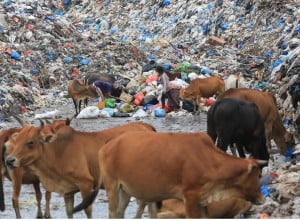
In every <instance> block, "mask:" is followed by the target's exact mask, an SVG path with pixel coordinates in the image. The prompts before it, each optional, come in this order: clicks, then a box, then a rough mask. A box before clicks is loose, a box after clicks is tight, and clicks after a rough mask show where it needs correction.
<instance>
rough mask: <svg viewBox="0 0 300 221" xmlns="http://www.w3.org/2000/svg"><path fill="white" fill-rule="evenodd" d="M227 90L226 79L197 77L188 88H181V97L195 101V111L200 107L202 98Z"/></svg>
mask: <svg viewBox="0 0 300 221" xmlns="http://www.w3.org/2000/svg"><path fill="white" fill-rule="evenodd" d="M224 90H225V83H224V80H223V79H221V78H219V77H216V76H212V77H207V78H203V79H200V78H197V79H194V80H192V81H191V83H190V85H189V86H188V87H187V88H182V89H181V90H180V95H179V96H180V98H181V99H183V100H192V101H193V103H194V112H195V111H196V109H197V107H198V108H199V106H200V103H201V98H202V97H203V98H209V97H212V96H214V95H219V94H221V93H223V92H224Z"/></svg>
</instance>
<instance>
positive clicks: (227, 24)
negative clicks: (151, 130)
mask: <svg viewBox="0 0 300 221" xmlns="http://www.w3.org/2000/svg"><path fill="white" fill-rule="evenodd" d="M299 18H300V7H299V1H298V0H257V1H251V0H243V1H241V0H233V1H229V0H215V1H208V0H204V1H196V0H190V1H185V0H177V1H173V0H170V1H169V0H161V1H155V0H151V1H146V0H141V1H137V0H123V1H108V0H103V1H97V0H63V1H61V0H17V1H16V0H4V1H1V2H0V64H1V65H0V84H1V88H0V95H1V96H0V110H1V111H0V123H1V122H5V121H6V120H7V119H8V117H9V116H11V115H12V114H20V113H21V114H24V115H27V116H33V115H34V114H35V111H36V110H38V109H41V108H43V107H51V106H53V107H55V106H59V105H64V104H66V103H71V100H70V98H68V97H67V85H68V83H69V81H70V80H71V79H74V78H82V77H83V76H85V75H86V74H88V73H103V74H113V75H114V76H116V77H117V76H118V77H121V78H124V79H127V84H126V85H124V87H125V88H126V93H125V94H123V95H122V98H123V99H122V101H124V100H126V99H129V100H130V101H132V102H131V103H130V102H121V103H116V104H115V106H114V107H116V108H117V109H118V110H121V111H120V112H121V113H118V114H115V113H114V112H111V110H109V109H108V111H107V113H109V114H108V115H107V113H103V112H102V111H100V110H98V109H95V108H94V107H92V108H90V109H91V110H90V111H88V114H94V115H93V116H103V117H111V116H114V114H115V116H122V117H123V116H135V117H142V116H146V115H147V113H149V111H150V112H151V113H152V114H155V116H158V117H164V116H166V113H163V112H160V110H156V113H154V110H155V107H159V102H158V100H159V97H158V96H159V92H160V91H159V90H160V89H161V88H159V85H158V84H157V81H156V80H157V78H156V73H155V71H154V70H153V67H154V66H153V65H152V64H153V63H156V64H161V65H163V66H164V68H165V69H166V70H168V71H173V72H176V73H179V75H180V79H178V78H177V79H176V80H174V82H175V83H176V85H177V86H178V85H179V86H178V87H179V88H180V87H186V86H187V85H188V83H189V80H190V78H191V76H193V77H194V78H195V77H206V76H211V75H217V76H220V77H222V78H224V79H226V78H227V77H228V76H229V75H230V74H237V73H239V74H242V76H244V77H245V79H246V80H247V81H248V85H250V87H251V88H253V89H257V90H262V91H266V90H269V91H272V92H273V93H274V94H275V95H276V98H277V102H278V106H279V109H280V111H281V113H282V115H283V119H284V120H285V126H286V127H288V128H289V129H290V130H293V122H294V121H295V118H296V117H297V116H296V114H295V113H297V112H295V111H294V110H295V108H294V107H293V105H292V103H293V102H292V98H291V93H296V92H297V91H296V90H299V88H298V89H295V88H294V89H290V88H291V85H293V83H294V82H299V73H300V56H299V53H300V19H299ZM178 80H179V81H180V82H178ZM177 83H178V84H177ZM289 89H290V90H289ZM288 91H289V92H290V93H288ZM297 93H299V92H297ZM94 103H96V105H97V104H98V103H97V100H95V101H94ZM208 103H211V102H208ZM155 105H157V106H155ZM94 106H95V105H94ZM140 107H142V108H140ZM70 111H71V110H70ZM147 111H148V112H147ZM298 112H299V108H298ZM55 113H56V112H55ZM170 114H172V113H170ZM295 159H297V160H292V159H287V160H286V159H285V160H284V162H285V163H283V164H281V163H278V165H280V166H281V167H280V168H278V170H280V172H278V171H277V170H276V173H278V174H280V175H278V176H279V177H276V180H277V184H276V188H274V189H273V187H271V183H272V185H273V181H274V177H273V176H272V177H271V178H270V177H269V178H270V179H271V180H272V182H271V183H268V185H269V186H268V188H270V189H271V190H272V191H273V190H274V191H273V192H271V193H269V195H270V197H269V199H270V200H271V201H270V203H269V204H270V205H268V208H265V207H263V210H262V214H265V215H266V214H267V215H268V216H269V217H280V216H281V214H282V211H281V210H284V211H289V212H290V214H282V216H283V215H284V216H286V217H291V218H299V217H300V208H299V207H300V198H299V180H300V179H299V155H297V157H296V158H295ZM275 164H276V161H275ZM295 168H296V169H295ZM291 170H292V171H293V172H295V173H296V172H298V177H297V176H296V177H292V178H291V179H295V180H297V179H298V181H297V182H289V183H287V182H285V181H284V182H283V181H282V180H288V179H289V178H285V177H284V174H289V176H290V174H292V175H293V173H291ZM287 172H288V173H287ZM272 173H273V172H272ZM286 185H291V186H292V187H293V188H292V189H293V191H292V190H291V188H287V186H286ZM297 188H298V189H297ZM287 190H291V191H292V192H289V193H287V192H285V193H282V191H283V192H284V191H287ZM297 191H298V192H297ZM291 195H293V197H290V196H291ZM291 199H292V200H291ZM275 202H276V203H275ZM278 203H279V204H280V207H279V206H278V205H277V204H278ZM283 205H285V206H286V207H287V208H286V209H284V208H283ZM266 210H268V211H266Z"/></svg>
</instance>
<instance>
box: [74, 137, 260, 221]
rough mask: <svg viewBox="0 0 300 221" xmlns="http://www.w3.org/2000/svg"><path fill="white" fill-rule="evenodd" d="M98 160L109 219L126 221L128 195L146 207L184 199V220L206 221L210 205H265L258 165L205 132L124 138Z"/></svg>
mask: <svg viewBox="0 0 300 221" xmlns="http://www.w3.org/2000/svg"><path fill="white" fill-rule="evenodd" d="M137 137H138V138H139V139H136V138H137ZM98 160H99V166H100V174H101V179H102V181H103V184H104V186H105V189H106V191H107V195H108V199H109V217H110V218H122V217H124V213H125V209H126V207H127V204H128V202H129V200H130V197H131V196H134V197H136V198H137V199H139V200H142V201H145V202H156V201H161V200H164V199H168V198H176V199H180V200H183V201H184V202H185V209H186V216H187V217H188V218H201V217H208V215H209V214H208V211H207V205H208V204H210V203H217V202H220V201H223V200H228V199H232V198H238V199H242V200H246V201H250V202H253V203H259V202H260V203H261V202H263V200H264V199H263V196H262V194H261V192H260V185H259V175H260V172H261V170H260V166H259V160H255V159H242V158H237V157H234V156H231V155H228V154H226V153H224V152H223V151H221V150H219V149H217V148H216V147H215V145H214V143H213V142H212V140H211V138H210V137H209V136H208V135H207V133H204V132H199V133H167V132H164V133H150V132H128V133H124V134H122V135H120V136H119V137H117V138H116V139H113V140H111V141H109V142H108V143H107V144H106V145H105V146H103V147H102V148H101V149H100V151H99V154H98ZM264 163H266V162H264ZM100 182H101V181H100ZM87 199H88V198H87ZM85 206H86V205H82V204H81V205H79V206H78V207H76V208H75V209H74V210H76V209H78V208H85Z"/></svg>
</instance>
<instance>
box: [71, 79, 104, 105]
mask: <svg viewBox="0 0 300 221" xmlns="http://www.w3.org/2000/svg"><path fill="white" fill-rule="evenodd" d="M68 94H69V96H70V97H71V98H73V99H75V100H77V99H82V98H85V97H97V96H98V94H97V91H96V89H95V87H94V86H93V84H90V85H85V84H84V81H83V80H82V79H74V80H72V81H71V82H70V84H69V86H68Z"/></svg>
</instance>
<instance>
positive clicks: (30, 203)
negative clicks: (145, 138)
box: [0, 104, 206, 219]
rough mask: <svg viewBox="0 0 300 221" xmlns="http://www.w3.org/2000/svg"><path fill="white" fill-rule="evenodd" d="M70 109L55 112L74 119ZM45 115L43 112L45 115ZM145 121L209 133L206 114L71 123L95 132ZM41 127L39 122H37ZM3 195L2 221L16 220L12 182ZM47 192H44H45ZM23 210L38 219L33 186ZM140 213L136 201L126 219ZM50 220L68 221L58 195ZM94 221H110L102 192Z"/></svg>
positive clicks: (164, 127) (25, 215)
mask: <svg viewBox="0 0 300 221" xmlns="http://www.w3.org/2000/svg"><path fill="white" fill-rule="evenodd" d="M69 105H70V106H67V107H61V108H56V109H58V110H59V111H60V112H61V113H62V118H65V117H71V116H72V114H73V109H72V108H73V107H72V106H71V104H69ZM53 110H54V109H53V108H49V109H44V110H38V111H36V113H44V112H47V111H53ZM43 111H44V112H43ZM32 119H33V117H31V118H30V117H28V118H27V120H32ZM135 121H143V122H147V123H151V124H152V125H154V126H155V128H156V129H157V130H158V131H178V132H187V131H188V132H192V131H205V130H206V113H201V114H200V115H199V116H194V115H191V114H189V113H186V114H177V115H174V116H172V115H169V116H167V117H164V118H156V117H146V118H140V119H136V118H133V117H124V118H123V117H122V118H116V117H112V118H98V119H74V120H73V121H72V123H71V126H73V127H74V128H76V129H78V130H84V131H94V130H102V129H106V128H111V127H115V126H118V125H122V124H126V123H128V122H135ZM34 123H36V124H38V122H36V121H34ZM8 126H9V127H13V126H18V124H17V123H16V122H15V121H12V122H11V123H8ZM4 185H5V186H4V191H5V203H6V210H5V211H4V212H0V218H3V219H4V218H5V219H9V218H13V219H14V218H15V213H14V210H13V207H12V202H11V196H12V186H11V182H10V181H8V180H7V179H5V182H4ZM43 192H44V191H43ZM19 200H20V210H21V215H22V218H26V219H33V218H35V217H36V212H37V208H36V200H35V193H34V189H33V186H32V185H23V186H22V190H21V194H20V199H19ZM80 201H81V196H80V194H79V193H77V194H76V195H75V204H78V203H79V202H80ZM42 204H43V208H44V205H45V199H44V196H43V200H42ZM136 209H137V203H136V201H135V200H134V199H132V202H131V203H130V205H129V207H128V208H127V210H126V218H133V217H134V215H135V212H136ZM51 216H52V218H54V219H64V218H67V216H66V212H65V206H64V201H63V197H62V196H60V195H59V194H57V193H52V199H51ZM93 217H94V218H107V217H108V203H107V198H106V194H105V192H104V191H101V192H100V193H99V194H98V196H97V198H96V200H95V202H94V206H93ZM74 218H76V219H83V218H86V216H85V213H84V212H83V211H81V212H79V213H76V214H74ZM144 218H147V213H146V212H145V213H144Z"/></svg>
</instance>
